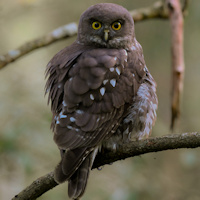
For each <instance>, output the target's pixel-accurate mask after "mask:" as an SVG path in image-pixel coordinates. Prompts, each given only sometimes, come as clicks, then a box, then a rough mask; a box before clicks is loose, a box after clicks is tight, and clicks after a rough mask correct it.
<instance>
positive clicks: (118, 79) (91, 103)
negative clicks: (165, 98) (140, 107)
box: [64, 49, 137, 113]
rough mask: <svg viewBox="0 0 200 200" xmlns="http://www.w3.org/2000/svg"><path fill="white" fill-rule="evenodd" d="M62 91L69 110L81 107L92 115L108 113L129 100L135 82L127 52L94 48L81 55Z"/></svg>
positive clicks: (134, 90)
mask: <svg viewBox="0 0 200 200" xmlns="http://www.w3.org/2000/svg"><path fill="white" fill-rule="evenodd" d="M64 90H65V94H67V95H65V101H66V103H67V105H68V109H69V110H70V109H72V110H73V108H75V107H76V106H77V105H78V104H79V105H80V104H82V106H83V107H87V108H89V111H90V112H91V113H101V112H104V113H108V112H111V111H112V110H113V109H118V108H120V107H121V106H123V105H124V104H125V103H127V102H130V101H132V96H134V94H135V93H136V90H137V80H136V78H135V74H134V72H133V71H132V68H131V67H130V66H129V63H128V53H127V51H126V50H123V49H121V50H118V49H94V50H90V51H87V52H85V53H83V54H82V55H81V56H80V57H79V58H78V59H77V62H76V63H75V64H74V65H73V67H72V68H71V69H70V71H69V79H68V80H67V82H66V84H65V86H64Z"/></svg>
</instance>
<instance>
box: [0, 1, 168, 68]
mask: <svg viewBox="0 0 200 200" xmlns="http://www.w3.org/2000/svg"><path fill="white" fill-rule="evenodd" d="M130 13H131V15H132V16H133V19H134V20H135V22H138V21H142V20H145V19H152V18H161V19H162V18H168V16H169V15H168V13H167V11H166V9H165V7H164V4H163V2H162V1H158V2H156V3H154V4H153V5H152V6H150V7H147V8H141V9H138V10H132V11H130ZM77 29H78V28H77V23H75V22H73V23H70V24H67V25H64V26H61V27H59V28H57V29H55V30H53V31H52V32H50V33H48V34H47V35H45V36H43V37H41V38H37V39H35V40H32V41H29V42H27V43H25V44H23V45H22V46H20V47H18V48H16V49H13V50H11V51H9V52H8V53H6V54H4V55H0V69H2V68H3V67H5V66H6V65H8V64H9V63H11V62H13V61H15V60H17V59H18V58H20V57H22V56H24V55H26V54H28V53H29V52H31V51H33V50H35V49H38V48H41V47H44V46H47V45H50V44H52V43H54V42H56V41H58V40H61V39H65V38H69V37H72V36H74V35H76V34H77Z"/></svg>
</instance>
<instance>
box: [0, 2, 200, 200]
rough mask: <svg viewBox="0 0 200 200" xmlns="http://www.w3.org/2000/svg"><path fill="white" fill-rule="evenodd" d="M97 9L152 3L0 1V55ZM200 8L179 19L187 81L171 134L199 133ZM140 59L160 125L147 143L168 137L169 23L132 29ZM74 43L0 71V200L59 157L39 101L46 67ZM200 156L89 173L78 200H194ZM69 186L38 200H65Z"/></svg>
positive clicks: (140, 161) (127, 163) (194, 5)
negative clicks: (150, 80)
mask: <svg viewBox="0 0 200 200" xmlns="http://www.w3.org/2000/svg"><path fill="white" fill-rule="evenodd" d="M99 2H113V3H117V4H121V5H122V6H124V7H126V8H127V9H128V10H132V9H136V8H140V7H146V6H150V5H151V4H152V3H153V2H155V1H153V0H148V1H147V0H126V1H120V0H113V1H106V0H101V1H98V0H84V1H82V0H76V1H73V0H57V1H55V0H0V55H2V54H4V53H6V52H7V51H9V50H11V49H14V48H16V47H18V46H20V45H22V44H24V43H25V42H27V41H29V40H32V39H35V38H37V37H40V36H43V35H45V34H46V33H48V32H50V31H52V30H53V29H55V28H57V27H59V26H62V25H64V24H67V23H70V22H73V21H78V20H79V17H80V15H81V13H82V12H83V11H84V10H86V9H87V8H88V7H89V6H90V5H93V4H96V3H99ZM199 10H200V4H199V2H198V1H190V5H189V10H188V11H189V15H188V16H187V17H186V18H185V64H186V71H185V81H184V93H183V98H182V106H181V107H182V115H181V119H180V120H179V122H178V125H177V127H176V130H175V131H174V132H175V133H183V132H193V131H200V106H199V105H200V89H199V88H200V87H199V80H200V55H199V53H200V23H199V22H200V12H199ZM135 29H136V36H137V39H138V41H139V42H140V43H141V44H142V46H143V50H144V55H145V60H146V63H147V66H148V68H149V70H150V71H151V74H152V75H153V77H154V78H155V80H156V81H157V84H158V88H157V89H158V98H159V109H158V119H157V122H156V125H155V127H154V129H153V136H161V135H166V134H169V133H170V131H169V126H170V87H171V60H170V59H171V57H170V55H171V54H170V28H169V21H168V20H159V19H153V20H147V21H143V22H139V23H137V24H136V28H135ZM74 40H75V37H73V38H70V39H67V40H62V41H59V42H57V43H54V44H52V45H50V46H47V47H44V48H41V49H39V50H36V51H33V52H31V53H29V54H28V55H26V56H24V57H23V58H20V59H19V60H17V61H16V62H13V63H12V64H10V65H8V66H7V67H5V68H4V69H2V70H1V71H0V199H2V200H9V199H11V198H12V197H13V196H14V195H16V194H17V193H18V192H20V191H21V190H22V189H24V188H25V187H26V186H27V185H29V184H30V183H32V181H33V180H35V179H36V178H38V177H40V176H42V175H44V174H46V173H48V172H50V171H52V170H53V169H54V167H55V166H56V164H57V163H58V161H59V160H60V155H59V152H58V149H57V146H56V145H55V144H54V142H53V134H52V132H51V130H50V129H49V127H50V121H51V112H50V107H49V106H47V97H44V85H45V80H44V71H45V67H46V64H47V63H48V61H49V60H50V59H51V58H52V57H53V56H54V54H55V53H57V52H58V51H59V50H61V49H62V48H64V47H65V46H67V45H69V44H71V43H72V42H73V41H74ZM199 157H200V149H199V148H198V149H182V150H173V151H164V152H160V153H151V154H147V155H143V156H140V157H135V158H130V159H126V160H124V161H118V162H116V163H114V164H113V165H108V166H107V165H106V166H104V167H103V169H102V170H101V171H98V170H93V171H92V172H91V176H90V179H89V184H88V187H87V190H86V193H85V196H84V197H83V200H86V199H87V200H94V199H95V200H147V199H148V200H155V199H161V200H183V199H184V200H198V199H200V159H199ZM67 198H68V197H67V184H62V185H60V186H57V187H56V188H54V189H53V190H51V191H49V192H47V193H46V194H44V195H43V196H42V197H40V198H39V199H40V200H54V199H58V200H65V199H67Z"/></svg>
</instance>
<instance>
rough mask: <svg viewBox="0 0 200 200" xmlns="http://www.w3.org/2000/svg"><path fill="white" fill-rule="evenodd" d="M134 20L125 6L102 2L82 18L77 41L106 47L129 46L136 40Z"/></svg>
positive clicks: (88, 10)
mask: <svg viewBox="0 0 200 200" xmlns="http://www.w3.org/2000/svg"><path fill="white" fill-rule="evenodd" d="M134 35H135V34H134V21H133V19H132V17H131V15H130V13H129V12H128V10H126V9H125V8H124V7H122V6H120V5H116V4H112V3H100V4H96V5H94V6H91V7H89V8H88V9H87V10H86V11H85V12H84V13H83V14H82V15H81V18H80V22H79V28H78V38H77V41H78V42H79V43H80V44H84V45H93V46H97V47H104V48H127V47H128V46H129V44H132V42H133V40H134Z"/></svg>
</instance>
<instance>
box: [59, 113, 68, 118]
mask: <svg viewBox="0 0 200 200" xmlns="http://www.w3.org/2000/svg"><path fill="white" fill-rule="evenodd" d="M59 117H60V119H64V118H67V115H63V112H62V111H61V112H60V114H59Z"/></svg>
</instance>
